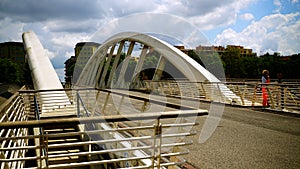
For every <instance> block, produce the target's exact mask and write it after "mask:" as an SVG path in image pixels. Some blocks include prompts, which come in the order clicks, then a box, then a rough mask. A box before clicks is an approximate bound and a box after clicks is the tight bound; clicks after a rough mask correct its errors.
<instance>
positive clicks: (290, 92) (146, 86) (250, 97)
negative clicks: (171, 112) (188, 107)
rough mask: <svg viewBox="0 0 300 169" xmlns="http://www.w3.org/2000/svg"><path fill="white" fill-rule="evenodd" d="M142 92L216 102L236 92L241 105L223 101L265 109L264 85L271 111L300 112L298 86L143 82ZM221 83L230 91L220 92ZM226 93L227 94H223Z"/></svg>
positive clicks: (250, 83)
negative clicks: (263, 104) (263, 106)
mask: <svg viewBox="0 0 300 169" xmlns="http://www.w3.org/2000/svg"><path fill="white" fill-rule="evenodd" d="M141 84H142V85H141V86H140V88H139V89H143V90H145V91H148V92H150V91H151V92H152V93H157V94H161V95H168V96H175V97H181V98H185V97H187V98H194V99H200V100H204V101H216V100H213V98H218V97H220V98H221V97H223V96H224V93H226V92H228V93H229V92H230V91H231V92H233V93H234V94H235V95H236V96H238V98H236V99H238V100H240V102H236V101H235V100H234V99H233V100H226V99H221V100H223V101H224V102H225V103H227V104H239V105H241V106H262V102H263V101H262V92H261V89H262V86H266V89H267V90H268V103H269V108H271V109H276V110H283V111H296V112H299V111H300V84H299V83H292V82H289V83H269V84H262V83H258V82H219V83H209V82H189V81H184V80H181V81H170V80H168V81H144V82H143V83H141ZM221 84H223V85H226V86H227V87H228V90H230V91H226V90H223V89H222V90H221V89H220V86H221ZM222 92H224V93H222Z"/></svg>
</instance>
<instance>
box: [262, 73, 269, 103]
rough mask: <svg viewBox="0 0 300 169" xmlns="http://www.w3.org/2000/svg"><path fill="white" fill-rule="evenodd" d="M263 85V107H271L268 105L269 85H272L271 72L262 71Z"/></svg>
mask: <svg viewBox="0 0 300 169" xmlns="http://www.w3.org/2000/svg"><path fill="white" fill-rule="evenodd" d="M261 83H262V88H261V91H262V99H263V101H262V105H263V106H269V104H268V90H267V85H266V84H268V83H270V76H269V71H268V70H263V71H262V77H261Z"/></svg>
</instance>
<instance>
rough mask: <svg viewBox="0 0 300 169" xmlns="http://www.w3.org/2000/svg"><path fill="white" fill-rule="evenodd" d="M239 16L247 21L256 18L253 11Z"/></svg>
mask: <svg viewBox="0 0 300 169" xmlns="http://www.w3.org/2000/svg"><path fill="white" fill-rule="evenodd" d="M239 17H240V18H241V19H243V20H246V21H250V20H252V19H254V16H253V15H252V14H251V13H244V14H242V15H240V16H239Z"/></svg>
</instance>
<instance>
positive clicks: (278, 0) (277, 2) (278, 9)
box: [273, 0, 282, 13]
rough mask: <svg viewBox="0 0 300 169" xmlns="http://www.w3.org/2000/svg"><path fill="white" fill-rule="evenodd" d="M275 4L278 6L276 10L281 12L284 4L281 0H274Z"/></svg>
mask: <svg viewBox="0 0 300 169" xmlns="http://www.w3.org/2000/svg"><path fill="white" fill-rule="evenodd" d="M273 4H274V5H275V6H276V7H277V9H275V10H274V12H276V13H280V10H281V8H282V4H281V2H280V0H274V1H273Z"/></svg>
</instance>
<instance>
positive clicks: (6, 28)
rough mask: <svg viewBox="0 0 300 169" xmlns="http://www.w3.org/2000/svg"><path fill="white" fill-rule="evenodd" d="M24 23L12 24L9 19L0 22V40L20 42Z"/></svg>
mask: <svg viewBox="0 0 300 169" xmlns="http://www.w3.org/2000/svg"><path fill="white" fill-rule="evenodd" d="M23 28H24V23H22V22H14V21H13V20H12V19H11V18H8V17H6V18H4V19H3V20H0V40H5V41H21V40H22V32H23Z"/></svg>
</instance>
